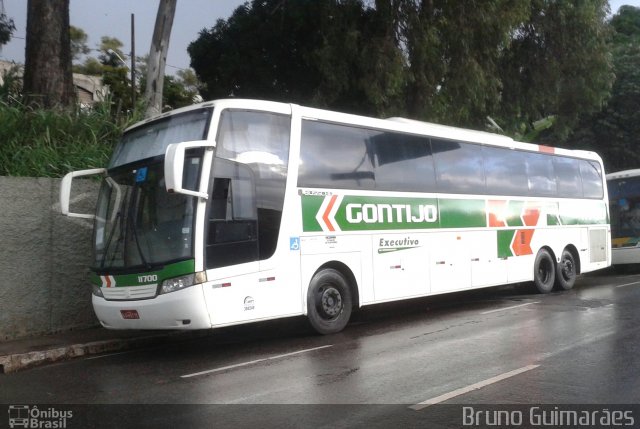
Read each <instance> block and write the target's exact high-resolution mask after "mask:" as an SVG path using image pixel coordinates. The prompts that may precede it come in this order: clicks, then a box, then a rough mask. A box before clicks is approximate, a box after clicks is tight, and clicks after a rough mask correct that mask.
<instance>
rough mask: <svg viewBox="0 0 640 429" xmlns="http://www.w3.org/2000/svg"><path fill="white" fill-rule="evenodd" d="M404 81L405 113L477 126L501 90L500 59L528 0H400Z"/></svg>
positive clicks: (489, 112)
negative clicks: (405, 68)
mask: <svg viewBox="0 0 640 429" xmlns="http://www.w3.org/2000/svg"><path fill="white" fill-rule="evenodd" d="M399 8H400V10H401V13H402V17H403V18H402V19H403V21H404V24H403V28H402V34H403V36H404V38H405V40H406V42H405V43H406V49H407V55H408V62H409V66H408V74H409V85H408V87H407V107H408V114H409V115H410V116H412V117H417V118H421V119H427V120H430V121H435V122H441V123H447V124H450V125H459V126H468V127H474V128H482V127H483V126H484V124H485V123H486V117H487V115H494V114H495V112H496V110H498V108H499V106H500V104H501V102H502V96H503V82H502V79H501V72H500V69H501V61H502V58H503V55H504V54H505V52H506V51H507V50H508V49H509V46H510V43H511V41H512V38H513V33H514V31H515V29H516V28H517V26H518V25H519V24H520V23H521V22H523V21H525V20H526V19H527V17H528V9H527V2H526V1H521V0H493V1H485V2H468V1H460V2H448V1H446V0H433V1H411V0H402V1H400V2H399Z"/></svg>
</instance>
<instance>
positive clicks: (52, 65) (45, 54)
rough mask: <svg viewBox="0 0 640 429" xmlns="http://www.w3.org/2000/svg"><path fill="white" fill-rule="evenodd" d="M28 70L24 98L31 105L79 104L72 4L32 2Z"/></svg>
mask: <svg viewBox="0 0 640 429" xmlns="http://www.w3.org/2000/svg"><path fill="white" fill-rule="evenodd" d="M24 68H25V70H24V94H25V96H26V97H27V99H28V101H29V102H30V103H35V104H38V105H41V106H43V107H47V108H50V107H64V106H71V105H73V104H74V103H75V92H74V88H73V75H72V71H71V43H70V31H69V0H58V1H53V2H52V1H48V0H29V1H28V3H27V40H26V48H25V67H24Z"/></svg>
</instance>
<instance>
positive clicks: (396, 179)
mask: <svg viewBox="0 0 640 429" xmlns="http://www.w3.org/2000/svg"><path fill="white" fill-rule="evenodd" d="M370 145H371V146H373V151H374V153H375V159H376V167H375V177H376V189H380V190H384V191H407V192H411V191H415V192H434V191H435V181H436V178H435V171H434V168H433V159H432V156H431V145H430V144H429V139H428V138H426V137H420V136H413V135H410V134H400V133H386V132H381V133H379V134H377V135H375V136H373V137H372V138H371V139H370Z"/></svg>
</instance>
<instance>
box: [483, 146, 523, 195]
mask: <svg viewBox="0 0 640 429" xmlns="http://www.w3.org/2000/svg"><path fill="white" fill-rule="evenodd" d="M482 153H483V155H484V171H485V176H486V183H487V193H489V194H498V195H527V194H528V190H529V185H528V178H527V169H526V162H525V154H524V152H520V151H516V150H511V149H506V148H500V147H490V146H485V147H484V148H483V149H482Z"/></svg>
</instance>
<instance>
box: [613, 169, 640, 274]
mask: <svg viewBox="0 0 640 429" xmlns="http://www.w3.org/2000/svg"><path fill="white" fill-rule="evenodd" d="M607 188H608V190H609V207H610V209H611V246H612V247H613V249H612V252H611V262H612V263H613V265H625V264H640V169H636V170H625V171H619V172H617V173H610V174H607Z"/></svg>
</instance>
